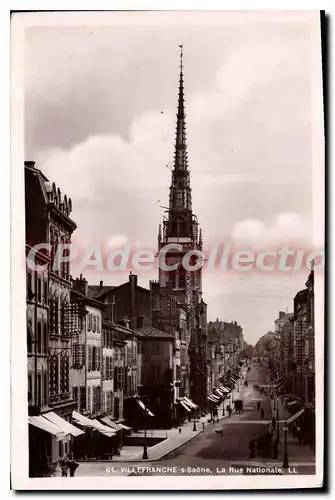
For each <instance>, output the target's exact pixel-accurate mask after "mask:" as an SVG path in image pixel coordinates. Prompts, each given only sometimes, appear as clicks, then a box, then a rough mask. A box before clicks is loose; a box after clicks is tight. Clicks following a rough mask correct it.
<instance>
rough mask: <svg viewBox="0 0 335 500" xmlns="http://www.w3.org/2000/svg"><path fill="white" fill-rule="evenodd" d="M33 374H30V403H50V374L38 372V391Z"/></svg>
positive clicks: (39, 404) (44, 404) (38, 404)
mask: <svg viewBox="0 0 335 500" xmlns="http://www.w3.org/2000/svg"><path fill="white" fill-rule="evenodd" d="M33 379H34V377H33V375H32V374H29V375H28V404H30V405H36V406H46V405H47V404H48V375H47V373H46V372H42V373H38V374H37V380H36V382H37V387H36V389H37V392H35V388H34V385H35V383H34V382H33Z"/></svg>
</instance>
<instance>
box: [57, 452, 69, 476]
mask: <svg viewBox="0 0 335 500" xmlns="http://www.w3.org/2000/svg"><path fill="white" fill-rule="evenodd" d="M59 465H60V468H61V471H62V477H67V471H68V465H67V457H66V455H64V456H63V458H62V459H61V460H60V462H59Z"/></svg>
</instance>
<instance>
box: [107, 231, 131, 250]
mask: <svg viewBox="0 0 335 500" xmlns="http://www.w3.org/2000/svg"><path fill="white" fill-rule="evenodd" d="M128 242H129V239H128V238H127V236H126V235H124V234H115V235H113V236H111V237H110V238H108V240H107V247H108V248H115V249H121V248H123V247H124V245H126V244H127V243H128Z"/></svg>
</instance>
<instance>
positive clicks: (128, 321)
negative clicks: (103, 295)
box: [123, 318, 130, 328]
mask: <svg viewBox="0 0 335 500" xmlns="http://www.w3.org/2000/svg"><path fill="white" fill-rule="evenodd" d="M123 323H124V326H125V327H126V328H130V320H129V318H124V320H123Z"/></svg>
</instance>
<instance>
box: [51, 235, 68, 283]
mask: <svg viewBox="0 0 335 500" xmlns="http://www.w3.org/2000/svg"><path fill="white" fill-rule="evenodd" d="M59 243H60V244H62V245H65V244H69V243H70V240H69V239H68V238H65V237H64V236H61V237H59V236H58V234H57V232H56V231H55V230H54V229H53V228H51V229H50V244H51V262H52V268H53V271H54V272H55V273H56V274H58V275H59V276H61V277H62V278H64V279H69V278H70V262H61V263H59V264H58V263H57V262H56V258H58V257H61V255H58V252H57V248H58V244H59ZM68 252H69V250H68V249H65V248H63V252H62V253H63V255H62V256H63V257H66V256H67V255H68Z"/></svg>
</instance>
